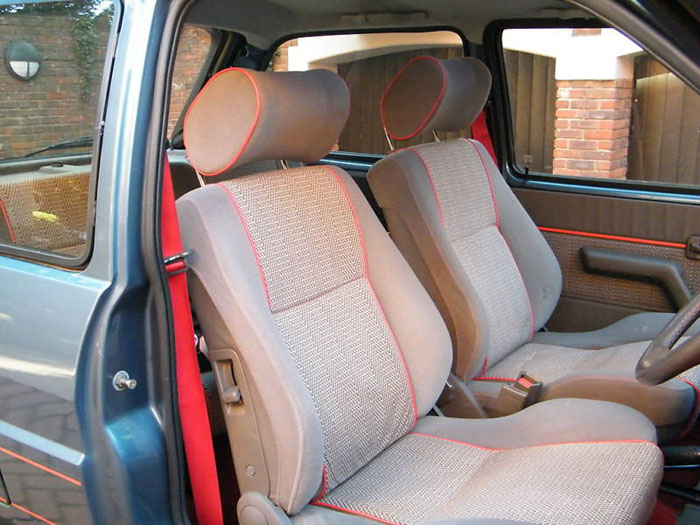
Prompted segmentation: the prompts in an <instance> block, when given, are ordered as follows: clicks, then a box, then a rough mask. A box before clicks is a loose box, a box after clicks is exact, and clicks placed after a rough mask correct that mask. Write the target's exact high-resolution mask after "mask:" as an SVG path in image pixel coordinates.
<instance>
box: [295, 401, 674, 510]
mask: <svg viewBox="0 0 700 525" xmlns="http://www.w3.org/2000/svg"><path fill="white" fill-rule="evenodd" d="M566 413H570V414H572V413H573V414H577V418H576V419H577V421H576V423H577V425H568V427H569V430H567V431H566V432H564V433H563V434H559V435H557V434H558V433H556V432H553V433H551V434H550V433H548V432H546V431H545V432H544V433H543V432H542V431H541V429H542V428H544V427H547V426H548V425H549V424H550V423H551V422H552V421H556V420H557V419H558V418H559V417H564V418H566V417H567V416H566ZM615 418H618V421H617V423H615V421H614V419H615ZM516 430H517V431H516ZM653 438H654V429H653V427H652V426H651V424H650V423H649V422H648V420H646V418H644V417H643V416H642V415H641V414H639V413H638V412H636V411H634V410H632V409H629V408H628V407H624V406H620V405H613V404H610V403H600V402H593V401H588V400H573V399H566V400H564V399H562V400H557V401H552V402H547V403H542V404H540V405H536V406H533V407H530V408H529V409H526V410H524V411H522V412H520V413H518V414H515V415H512V416H507V417H504V418H497V419H490V420H488V419H486V420H465V419H452V418H437V417H425V418H422V419H421V420H420V421H419V423H418V425H417V427H416V428H415V430H414V431H413V432H412V433H409V434H407V435H406V436H405V437H403V438H401V439H400V440H399V441H397V442H396V443H394V444H393V445H392V446H391V447H389V448H388V449H386V450H385V451H384V452H382V453H381V454H380V455H379V456H377V457H376V458H375V459H374V460H372V461H371V462H370V463H369V464H368V465H366V466H365V467H364V468H363V469H361V470H360V471H359V472H358V473H356V474H355V475H354V476H353V477H352V478H350V479H349V480H347V481H346V482H345V483H343V484H341V485H340V486H338V487H337V488H336V489H334V490H332V491H331V492H330V493H328V494H326V495H324V496H323V497H322V498H321V499H319V500H316V501H315V505H317V506H323V507H326V508H328V509H333V510H334V511H343V512H346V513H350V514H353V515H359V516H364V517H366V518H371V519H373V520H378V521H382V522H385V523H425V522H436V523H439V522H442V521H443V520H455V521H454V522H455V523H462V522H464V523H470V522H471V520H478V519H481V520H496V521H497V522H506V523H507V522H508V521H509V520H510V521H512V522H516V523H571V524H573V523H624V524H627V523H629V524H633V523H645V521H646V520H647V519H648V516H649V513H650V511H651V508H652V506H653V504H654V501H655V492H656V490H657V488H658V484H659V481H660V477H661V471H662V466H663V458H662V455H661V453H660V451H659V449H658V448H657V447H656V446H655V445H654V443H652V442H651V441H648V439H652V440H653ZM569 440H571V442H567V441H569ZM339 516H343V515H342V514H338V512H330V511H328V512H320V511H318V510H313V509H311V508H310V509H308V510H305V511H304V512H302V513H301V514H300V515H299V516H297V517H296V519H295V522H298V523H334V522H335V523H345V521H342V520H340V519H339V518H338V517H339ZM462 520H463V521H462ZM352 522H353V521H352V520H351V521H348V523H352ZM358 522H359V521H358ZM475 522H476V521H475ZM482 523H483V522H482Z"/></svg>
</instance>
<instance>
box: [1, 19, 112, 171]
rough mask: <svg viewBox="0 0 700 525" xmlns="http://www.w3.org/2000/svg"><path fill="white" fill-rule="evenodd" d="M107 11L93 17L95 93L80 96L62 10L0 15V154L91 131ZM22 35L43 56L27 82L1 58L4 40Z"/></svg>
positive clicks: (17, 153)
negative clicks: (95, 33)
mask: <svg viewBox="0 0 700 525" xmlns="http://www.w3.org/2000/svg"><path fill="white" fill-rule="evenodd" d="M107 16H108V15H102V16H100V17H99V19H98V21H97V27H98V35H99V37H98V44H97V48H96V53H95V72H94V75H93V82H94V85H95V89H93V92H94V93H95V95H94V96H92V97H90V98H89V99H87V100H82V99H81V96H80V76H79V71H78V68H77V65H76V62H75V56H74V54H73V47H74V41H73V36H72V34H71V31H70V26H69V23H70V22H69V20H68V18H67V17H66V16H65V15H48V14H44V15H27V14H17V13H15V14H5V15H0V93H2V97H0V159H3V158H8V157H17V156H21V155H26V154H27V153H29V152H30V151H33V150H36V149H39V148H42V147H45V146H48V145H49V144H53V143H56V142H60V141H63V140H70V139H75V138H78V137H83V136H88V135H92V133H93V128H94V125H95V119H96V109H97V96H96V93H97V86H99V80H100V78H99V77H100V75H101V73H102V67H103V65H104V54H105V47H106V42H107V35H108V31H109V20H108V19H107ZM16 40H24V41H27V42H29V43H31V44H33V45H34V47H36V48H37V49H38V51H39V52H40V53H41V55H42V56H43V62H42V65H41V70H40V71H39V74H38V75H37V76H36V77H34V78H33V79H32V80H30V81H29V82H24V81H22V80H18V79H16V78H14V77H12V76H11V75H10V74H9V72H8V71H7V68H6V66H5V63H4V59H3V58H2V57H3V54H4V50H5V48H6V46H7V45H8V44H9V43H10V42H13V41H16Z"/></svg>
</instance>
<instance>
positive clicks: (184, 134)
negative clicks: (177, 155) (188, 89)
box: [182, 67, 262, 177]
mask: <svg viewBox="0 0 700 525" xmlns="http://www.w3.org/2000/svg"><path fill="white" fill-rule="evenodd" d="M231 71H238V72H239V73H242V74H243V75H244V76H245V77H246V78H247V79H248V80H249V81H250V83H251V84H252V85H253V90H254V91H255V117H253V125H252V126H251V127H250V130H249V131H248V134H247V135H246V138H245V139H244V140H243V144H241V147H240V149H239V150H238V153H236V155H234V157H233V159H232V160H231V161H230V162H229V163H228V165H227V166H226V167H225V168H222V169H220V170H218V171H215V172H205V171H201V170H197V171H199V173H200V174H201V175H204V176H205V177H214V176H216V175H220V174H222V173H223V172H225V171H227V170H229V169H231V168H232V167H233V165H234V164H236V162H238V159H240V158H241V155H243V152H244V151H245V149H246V148H247V147H248V143H249V142H250V139H251V137H252V136H253V133H254V132H255V128H257V127H258V122H259V121H260V113H261V106H262V104H261V98H260V90H259V89H258V85H257V84H256V83H255V80H254V79H253V77H252V76H251V74H250V73H249V72H248V71H247V70H246V69H243V68H240V67H229V68H227V69H222V70H221V71H219V72H218V73H217V74H216V75H214V76H213V77H211V78H210V79H209V81H208V82H207V83H206V84H205V86H204V87H203V88H202V89H201V90H200V92H199V93H197V96H195V97H194V100H193V101H192V104H190V107H189V108H187V112H186V113H185V120H184V121H183V125H182V142H183V143H184V144H185V150H186V149H187V130H188V126H187V119H188V118H189V116H190V111H192V108H193V107H194V106H195V104H196V103H197V100H198V99H199V97H200V96H201V95H202V93H204V91H205V90H206V88H207V86H208V85H209V84H211V83H212V82H213V81H214V79H216V77H218V76H220V75H223V74H224V73H228V72H231ZM195 169H197V167H196V166H195Z"/></svg>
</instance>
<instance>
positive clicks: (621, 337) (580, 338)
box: [533, 312, 700, 349]
mask: <svg viewBox="0 0 700 525" xmlns="http://www.w3.org/2000/svg"><path fill="white" fill-rule="evenodd" d="M674 316H675V314H672V313H666V312H644V313H641V314H634V315H630V316H627V317H624V318H623V319H620V320H619V321H616V322H614V323H612V324H610V325H608V326H606V327H605V328H601V329H599V330H591V331H589V332H572V333H569V332H538V333H537V334H536V335H535V338H534V339H533V343H542V344H548V345H558V346H569V347H574V348H593V349H598V348H607V347H609V346H618V345H624V344H628V343H636V342H638V341H647V340H650V339H654V337H656V336H657V335H658V334H659V333H660V332H661V330H663V329H664V327H665V326H666V325H667V324H668V323H669V321H671V319H673V317H674ZM698 333H700V321H699V322H696V323H695V324H694V325H693V326H692V327H691V328H690V330H688V332H686V334H687V335H695V334H698Z"/></svg>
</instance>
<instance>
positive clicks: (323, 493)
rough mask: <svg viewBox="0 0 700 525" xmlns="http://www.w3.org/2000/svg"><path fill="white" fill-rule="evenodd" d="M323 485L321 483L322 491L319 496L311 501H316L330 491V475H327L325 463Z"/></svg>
mask: <svg viewBox="0 0 700 525" xmlns="http://www.w3.org/2000/svg"><path fill="white" fill-rule="evenodd" d="M322 476H323V485H321V492H319V494H318V496H316V497H315V498H314V499H312V500H311V503H312V504H313V503H316V502H317V501H318V500H320V499H321V498H323V496H325V495H326V492H327V491H328V476H327V475H326V466H325V465H323V474H322Z"/></svg>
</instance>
